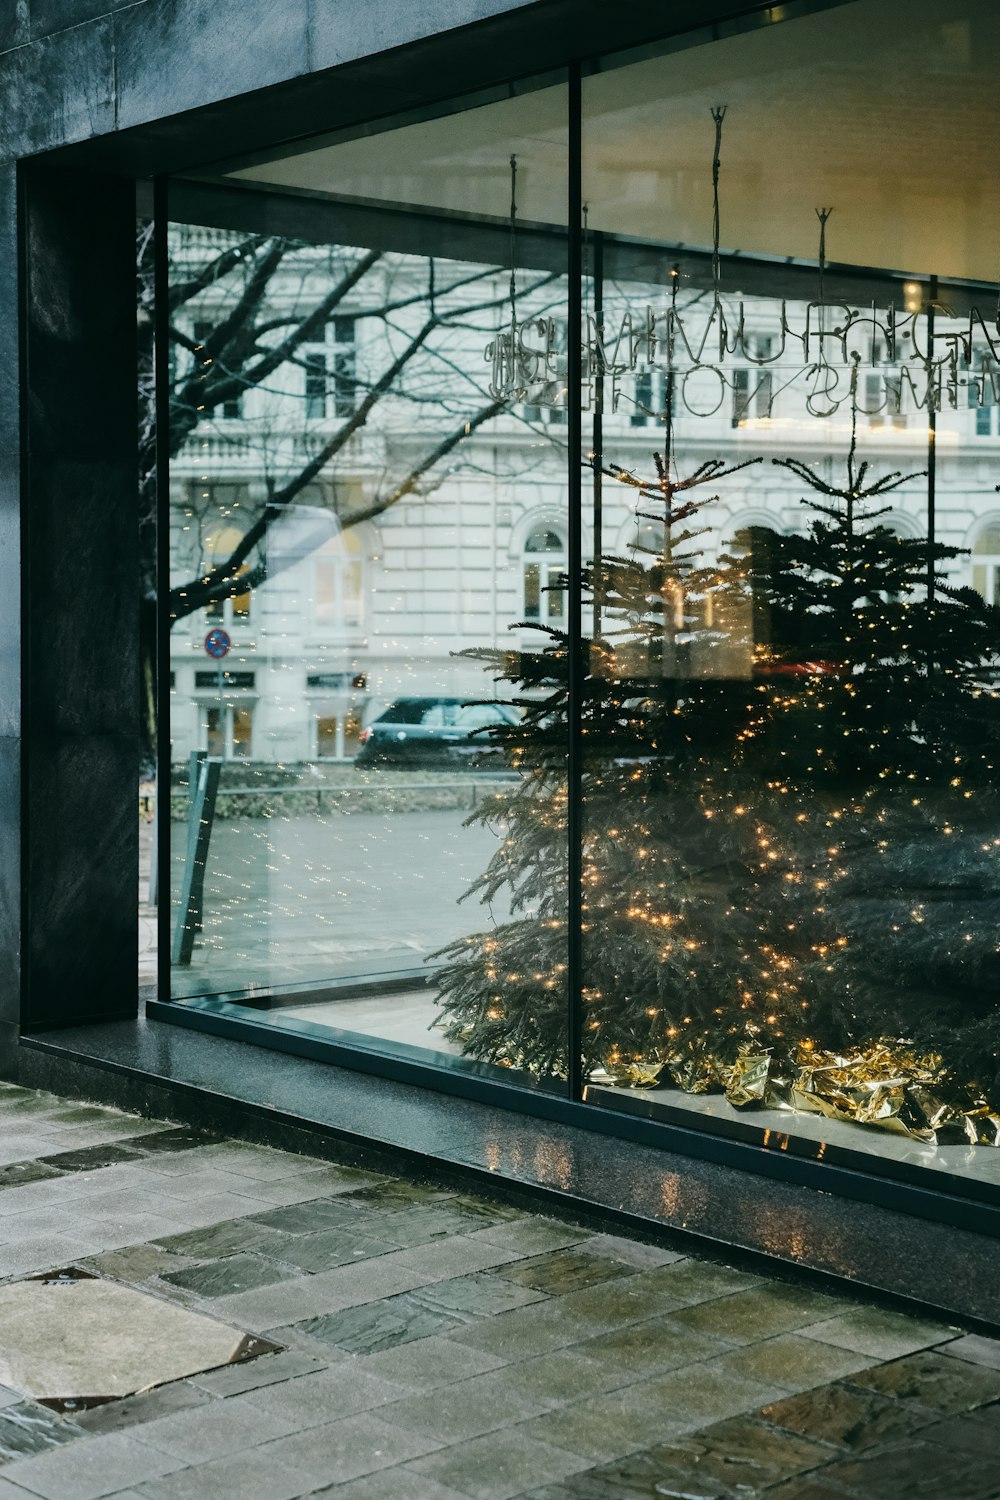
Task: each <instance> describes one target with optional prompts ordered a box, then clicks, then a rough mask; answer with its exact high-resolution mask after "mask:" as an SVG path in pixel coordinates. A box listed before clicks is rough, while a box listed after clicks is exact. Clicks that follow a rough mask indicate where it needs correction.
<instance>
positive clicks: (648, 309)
mask: <svg viewBox="0 0 1000 1500" xmlns="http://www.w3.org/2000/svg"><path fill="white" fill-rule="evenodd" d="M724 116H725V108H724V107H721V106H719V107H716V108H715V109H713V111H712V118H713V121H714V122H715V152H714V156H713V161H712V183H713V197H714V213H713V250H712V288H711V292H712V295H711V301H710V302H708V303H707V305H706V304H705V303H704V302H703V293H698V294H697V296H696V298H695V299H694V300H693V301H692V302H691V303H690V304H689V305H688V306H686V307H684V306H682V305H681V304H680V301H679V296H678V293H679V287H680V282H681V272H680V267H679V266H677V265H675V266H674V267H673V268H672V270H671V272H670V280H669V285H668V286H667V288H666V289H665V295H664V298H663V300H662V302H660V303H659V304H654V303H652V302H647V303H646V304H645V305H644V306H642V307H639V308H634V309H626V311H625V312H624V313H623V314H622V315H621V317H620V318H619V319H618V321H617V323H615V322H614V321H612V322H610V323H609V322H607V321H605V319H604V318H603V317H601V318H599V317H598V316H597V315H595V314H594V313H589V312H588V313H585V316H584V327H583V348H582V371H583V387H582V390H581V391H580V393H579V395H580V400H581V403H582V405H583V408H584V409H585V410H590V409H593V407H594V406H595V405H596V404H597V399H598V397H597V394H596V393H597V392H600V393H601V395H600V400H601V403H602V405H603V406H604V407H605V408H606V409H610V410H611V411H617V409H618V404H619V400H620V397H621V394H622V381H623V377H633V376H637V375H640V376H641V375H657V374H658V375H660V376H661V377H662V378H663V388H664V390H665V392H666V393H668V397H669V400H670V402H671V403H672V405H673V407H674V408H675V409H678V410H680V409H683V410H686V411H688V412H689V413H690V414H691V415H692V416H699V417H708V416H712V415H714V413H715V412H717V411H719V410H720V409H721V408H722V407H723V405H724V404H725V403H727V402H728V401H730V400H734V401H737V402H738V403H740V404H742V405H743V406H744V407H746V406H747V405H748V404H749V403H750V402H752V403H753V408H754V410H755V411H756V413H757V415H758V416H764V417H771V416H772V415H773V414H774V409H775V405H776V403H777V401H778V399H779V397H780V396H781V395H782V394H783V393H785V392H788V391H791V390H794V392H795V393H796V394H797V395H798V397H799V408H800V409H801V406H803V405H804V407H805V410H806V411H807V412H808V413H809V414H810V415H811V416H814V417H820V418H827V417H832V416H834V415H836V413H837V412H838V411H839V410H840V409H841V408H842V407H844V408H849V409H851V410H855V411H857V412H859V413H862V414H866V415H869V416H874V415H876V414H878V413H888V414H893V415H895V414H898V413H905V412H908V411H925V412H928V413H930V412H936V411H943V410H945V409H951V410H955V409H957V408H958V407H959V406H960V405H961V406H969V407H980V406H992V405H994V404H997V403H1000V298H998V301H997V304H996V306H995V307H994V308H993V310H992V311H991V312H990V313H988V314H984V313H982V312H981V311H980V310H979V309H978V308H975V307H973V308H972V309H971V310H970V311H969V312H968V313H967V314H966V313H962V314H958V313H956V312H955V311H954V310H953V309H952V308H950V307H949V306H948V305H947V303H945V302H943V301H939V300H938V299H937V288H936V283H935V282H934V280H933V278H932V279H931V281H930V283H929V285H928V286H927V287H925V286H923V285H922V284H921V283H919V282H905V283H904V284H903V299H904V306H903V307H902V308H900V307H897V306H895V305H894V304H892V303H887V304H886V305H885V306H882V307H880V306H878V305H877V304H876V303H874V302H872V303H871V304H870V305H868V306H867V307H864V308H858V307H853V306H851V305H850V304H849V303H847V302H843V301H839V300H831V299H829V298H828V297H827V296H826V295H825V285H824V283H825V278H826V272H827V258H826V226H827V221H828V219H829V218H830V215H831V213H832V210H831V209H829V208H820V209H817V210H816V214H817V218H818V219H819V224H820V234H819V257H818V262H817V270H818V295H817V297H816V298H815V299H814V300H813V301H809V302H795V303H789V302H788V301H787V300H782V301H781V302H780V304H778V305H777V307H774V304H773V303H772V308H773V312H772V314H771V320H770V325H769V326H766V327H765V326H764V325H763V322H762V313H761V307H760V301H759V300H758V302H757V304H756V305H752V306H748V305H747V304H746V303H745V302H744V301H742V300H738V301H737V300H733V299H729V305H728V306H727V303H726V302H724V301H723V297H722V294H721V289H720V280H721V272H720V256H719V191H718V179H719V156H720V150H721V139H722V121H723V118H724ZM516 181H517V159H516V157H511V210H510V212H511V219H510V224H511V294H510V317H509V320H508V321H507V322H506V323H505V325H504V326H502V327H501V328H499V329H498V330H497V332H496V334H495V335H494V337H493V338H492V339H491V340H490V342H489V343H488V344H487V345H486V348H485V351H484V357H485V360H486V363H487V364H488V365H489V367H490V377H489V392H490V395H491V396H492V397H493V399H494V400H497V401H511V402H513V401H525V402H531V403H533V404H535V405H542V406H557V405H561V404H565V402H566V400H567V397H568V395H569V392H568V389H567V368H568V361H567V356H566V340H565V331H564V328H563V325H562V324H560V323H559V322H558V321H557V320H556V319H555V318H553V317H551V316H547V315H546V316H538V315H535V316H525V317H519V315H518V303H517V285H516V272H515V232H516V211H517V210H516V193H515V189H516ZM755 368H756V369H758V370H759V372H760V373H759V375H758V376H757V377H756V384H755V385H751V384H748V382H750V383H752V382H753V381H754V379H755V377H754V374H753V371H754V369H755ZM863 368H867V369H870V370H873V371H877V372H878V375H879V378H878V379H877V380H874V381H868V382H865V381H862V380H861V379H860V376H859V372H860V370H861V369H863Z"/></svg>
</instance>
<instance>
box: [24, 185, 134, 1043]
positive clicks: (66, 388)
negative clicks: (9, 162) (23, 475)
mask: <svg viewBox="0 0 1000 1500" xmlns="http://www.w3.org/2000/svg"><path fill="white" fill-rule="evenodd" d="M25 219H26V241H27V247H28V257H27V259H28V273H27V295H26V320H25V337H26V342H27V362H26V371H27V381H26V389H25V410H26V414H27V421H26V458H25V462H26V471H27V483H26V487H25V494H26V540H25V548H24V550H25V557H26V571H25V577H26V589H27V591H26V607H25V610H24V626H23V628H24V629H25V631H26V652H25V670H26V673H27V679H28V682H29V684H30V690H29V692H28V694H27V697H26V722H25V725H24V729H23V735H24V746H25V757H24V761H25V777H26V780H25V788H26V796H25V804H24V805H25V828H24V830H23V834H22V836H23V838H24V840H25V849H26V856H27V857H26V860H25V891H26V912H27V917H28V931H27V933H26V936H25V940H24V954H25V966H24V976H23V1011H22V1022H23V1024H24V1025H25V1026H26V1027H29V1028H31V1027H37V1026H40V1025H51V1024H52V1023H53V1022H55V1021H60V1020H68V1019H70V1018H72V1017H77V1018H79V1019H87V1018H90V1019H94V1018H97V1017H98V1016H100V1017H107V1016H112V1015H119V1016H120V1015H129V1014H134V1012H135V1005H136V979H135V963H136V953H137V949H138V931H137V923H138V917H137V909H136V899H135V892H136V881H137V878H138V834H137V825H136V818H135V795H136V790H135V789H136V782H137V775H138V707H139V677H138V522H137V515H136V495H137V488H138V487H137V460H136V427H135V400H136V397H135V390H136V355H135V301H134V284H135V252H134V244H135V195H134V187H133V185H132V184H131V183H129V182H127V181H125V180H122V179H118V178H110V177H101V176H95V175H90V174H83V173H78V172H70V171H65V170H54V169H52V168H51V167H48V168H44V167H34V168H33V169H32V170H31V171H30V172H28V173H26V175H25Z"/></svg>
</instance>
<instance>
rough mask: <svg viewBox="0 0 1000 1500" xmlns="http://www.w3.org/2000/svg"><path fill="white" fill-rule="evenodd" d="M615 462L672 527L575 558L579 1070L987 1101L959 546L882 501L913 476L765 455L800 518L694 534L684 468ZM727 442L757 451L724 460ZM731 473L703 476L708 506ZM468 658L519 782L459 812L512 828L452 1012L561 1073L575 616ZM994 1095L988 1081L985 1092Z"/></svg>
mask: <svg viewBox="0 0 1000 1500" xmlns="http://www.w3.org/2000/svg"><path fill="white" fill-rule="evenodd" d="M667 436H668V442H667V452H666V455H665V456H663V457H659V456H657V459H656V478H655V479H654V480H650V481H648V482H647V481H643V480H641V479H639V478H637V477H636V476H634V475H632V474H630V473H626V472H625V471H622V470H620V469H616V468H611V469H608V470H605V472H606V473H608V474H610V475H611V476H612V477H614V478H615V479H617V480H618V481H620V482H622V483H624V484H626V485H628V486H630V487H631V488H633V489H634V490H635V491H636V496H637V514H638V516H639V517H640V518H642V519H646V520H653V521H656V522H659V523H660V524H661V525H662V549H659V550H653V549H651V548H648V547H645V546H641V547H640V546H637V547H636V548H634V549H632V553H631V555H630V556H629V557H627V558H621V557H602V558H600V559H597V560H596V561H595V563H594V564H592V565H590V566H588V567H587V569H586V570H585V572H584V576H583V580H582V582H583V589H584V597H585V600H586V602H587V604H588V606H589V607H591V608H593V612H594V619H595V622H598V623H599V630H598V631H597V633H595V635H594V638H593V639H592V640H591V641H589V642H587V643H585V650H586V651H587V653H588V657H587V659H588V662H589V672H588V675H587V679H586V687H585V694H584V700H583V704H582V728H583V733H584V746H585V755H584V768H583V775H582V793H583V803H584V809H585V835H584V866H583V880H584V904H583V930H584V986H585V987H584V1005H585V1019H584V1032H583V1036H584V1065H585V1068H586V1070H587V1072H588V1074H589V1075H590V1076H592V1077H596V1078H603V1079H609V1078H610V1079H613V1080H614V1081H617V1082H621V1083H633V1084H636V1083H638V1084H645V1085H650V1084H652V1083H654V1082H656V1083H659V1084H671V1083H672V1084H676V1085H679V1086H681V1087H684V1088H688V1089H694V1090H704V1089H724V1090H725V1091H726V1093H727V1095H728V1097H729V1098H730V1100H731V1102H733V1103H735V1104H741V1105H742V1104H750V1103H755V1102H757V1103H771V1104H774V1103H781V1104H785V1105H787V1104H789V1103H792V1104H795V1105H796V1106H798V1107H803V1108H812V1109H818V1110H821V1111H822V1112H823V1113H826V1114H831V1115H836V1116H839V1117H842V1118H846V1119H855V1120H860V1121H863V1122H870V1123H878V1124H883V1125H888V1126H890V1127H892V1128H895V1129H902V1130H906V1131H909V1132H911V1133H913V1134H916V1135H920V1136H923V1137H924V1138H927V1139H930V1138H933V1137H934V1136H935V1133H936V1138H937V1139H940V1140H948V1139H961V1140H969V1141H972V1140H991V1141H992V1140H995V1139H996V1132H997V1129H998V1128H1000V1121H997V1120H996V1119H995V1118H994V1117H992V1116H991V1114H990V1109H989V1106H993V1107H1000V1067H998V1057H1000V1008H998V1006H997V995H998V980H1000V947H998V941H1000V865H998V857H1000V838H998V837H996V833H997V831H998V829H1000V817H998V813H1000V794H998V792H997V790H996V785H995V783H996V772H995V767H996V765H997V756H998V754H1000V697H998V695H997V693H996V691H995V689H994V687H993V686H992V670H993V664H994V663H995V662H996V661H997V660H998V659H1000V609H998V608H996V607H994V606H991V605H987V604H986V603H984V601H983V600H982V598H981V597H980V596H979V595H978V594H977V593H975V592H974V591H972V590H971V589H964V588H955V587H953V586H951V585H950V584H948V582H947V580H946V577H945V576H944V571H943V570H944V568H945V565H946V564H948V563H949V562H950V561H952V560H953V559H954V558H955V557H957V556H958V555H959V554H958V552H957V549H954V548H950V547H946V546H943V545H941V544H940V543H936V542H930V541H919V540H911V539H909V538H904V537H899V536H897V535H895V533H894V532H893V531H891V530H890V529H889V528H887V527H886V526H884V525H883V524H881V519H882V517H883V516H884V515H885V510H884V508H882V506H881V504H880V502H881V500H882V499H883V497H884V496H886V495H888V494H889V493H890V492H891V491H893V490H895V489H897V488H898V487H899V486H900V485H902V484H904V483H905V482H906V481H907V479H911V478H916V477H919V476H915V475H907V476H904V475H901V474H899V473H892V474H886V475H882V476H880V477H873V476H872V475H871V474H870V472H869V466H868V465H867V464H865V463H859V462H858V459H857V450H856V437H855V436H852V441H851V446H850V450H849V454H848V458H847V464H846V474H845V476H844V480H843V482H842V483H840V484H837V483H834V482H828V481H827V480H825V479H823V478H821V477H820V475H819V474H818V473H816V472H815V471H814V470H813V469H812V468H810V467H809V466H808V465H806V464H804V463H801V462H799V461H798V460H793V459H785V460H775V462H776V463H779V464H780V465H782V466H783V467H785V468H786V469H788V470H790V471H791V472H792V473H793V474H794V475H795V476H796V477H797V478H799V479H800V480H801V481H802V483H803V485H804V487H805V489H806V491H807V494H806V496H805V498H804V501H803V503H804V505H805V507H806V509H807V511H808V512H809V513H810V523H809V527H808V531H807V532H806V533H805V534H803V535H795V536H784V535H779V534H777V533H775V532H772V531H769V530H764V529H755V530H754V531H752V532H751V533H750V534H749V535H748V537H747V539H746V540H747V541H748V543H749V545H748V548H747V551H746V554H745V555H744V556H741V557H735V556H733V557H725V556H724V557H722V558H721V559H720V561H719V562H718V564H716V565H711V564H710V563H708V562H707V561H705V558H704V556H703V554H702V552H701V551H700V546H701V545H702V538H703V535H704V533H703V531H701V530H700V529H699V528H698V526H697V518H698V515H699V512H700V511H702V510H703V509H704V507H705V506H706V505H708V504H709V503H710V500H709V499H708V498H706V499H701V498H699V494H700V491H701V490H702V487H704V486H707V485H709V484H711V483H712V482H714V481H716V480H720V479H723V478H725V477H726V476H727V475H728V474H731V473H732V472H734V470H733V469H732V468H726V467H725V466H724V465H723V464H722V463H721V462H719V461H715V462H710V463H707V464H704V465H702V466H701V467H700V468H699V469H697V470H696V471H695V472H694V473H693V474H691V475H690V476H689V477H687V478H680V477H677V475H676V472H675V464H674V462H673V458H672V456H671V453H670V447H671V444H670V424H669V422H668V433H667ZM737 467H744V466H743V465H739V466H737ZM715 498H717V497H716V496H712V497H711V500H714V499H715ZM548 636H549V640H548V642H547V643H546V644H545V646H544V647H543V649H542V650H540V651H538V652H536V653H531V652H525V653H520V654H518V653H511V654H509V655H506V656H505V655H503V654H498V653H489V652H482V653H478V654H479V655H480V656H481V657H482V658H483V659H484V661H486V662H487V664H488V665H489V666H491V667H492V668H493V669H494V671H495V674H496V676H497V677H498V678H500V679H503V680H505V681H507V682H509V683H512V684H514V685H515V687H516V688H517V689H518V690H519V693H520V696H519V698H518V700H517V701H519V702H520V703H521V705H522V707H523V709H524V717H523V719H522V722H521V723H520V724H519V725H517V726H515V727H513V728H510V729H506V730H500V731H498V732H497V737H498V738H500V739H501V740H502V742H503V744H504V748H505V751H506V754H507V756H508V759H509V763H510V765H511V766H512V767H513V768H515V769H517V770H519V771H520V772H521V773H522V774H521V780H520V782H519V784H518V786H517V788H516V790H514V791H513V792H512V793H510V794H508V793H506V792H504V793H499V794H498V795H497V796H495V797H494V798H492V799H491V800H490V801H489V802H488V803H487V804H486V805H485V806H483V807H482V808H481V809H480V811H479V812H478V813H477V814H476V816H477V817H478V818H479V819H480V820H481V821H484V822H488V823H491V824H496V823H500V824H501V825H502V826H503V828H504V832H505V837H504V841H503V843H502V846H501V848H500V849H499V851H498V853H497V855H496V856H495V858H494V859H493V860H492V861H491V863H490V866H489V868H488V869H487V871H486V872H485V874H484V876H483V877H482V879H481V880H480V881H479V882H478V884H477V885H476V887H474V890H475V891H476V892H478V893H479V894H480V896H481V897H482V899H483V900H484V901H486V902H489V901H490V899H491V898H492V897H493V896H494V895H495V894H496V893H497V892H498V891H499V890H500V889H501V888H502V887H507V888H508V889H509V893H510V895H511V897H512V910H513V913H514V915H513V919H512V920H511V921H509V922H506V923H503V924H501V925H498V926H495V927H494V928H493V929H492V930H490V931H486V932H483V933H480V934H477V935H475V936H473V937H470V938H468V939H466V940H465V941H464V942H462V943H458V944H455V945H453V946H452V947H451V949H449V950H446V953H445V957H446V964H445V967H444V969H443V971H442V973H441V974H440V975H439V983H440V990H441V1008H442V1022H443V1024H444V1026H445V1029H446V1032H447V1034H448V1035H449V1036H450V1037H451V1038H452V1039H453V1040H458V1041H459V1042H460V1043H461V1045H462V1046H463V1048H464V1050H465V1051H466V1052H468V1053H469V1054H471V1055H473V1056H475V1057H478V1058H483V1059H487V1060H490V1061H494V1062H502V1063H506V1064H509V1065H511V1066H515V1067H520V1068H526V1069H529V1070H531V1071H532V1072H534V1073H536V1074H539V1075H541V1076H546V1075H561V1074H564V1073H565V1071H566V1062H567V1060H566V1039H565V1015H566V983H565V952H566V922H567V899H566V798H567V788H566V702H567V697H566V687H567V677H568V672H567V663H568V641H567V638H566V636H565V635H564V634H562V633H560V632H557V631H554V630H548ZM987 1101H988V1103H987Z"/></svg>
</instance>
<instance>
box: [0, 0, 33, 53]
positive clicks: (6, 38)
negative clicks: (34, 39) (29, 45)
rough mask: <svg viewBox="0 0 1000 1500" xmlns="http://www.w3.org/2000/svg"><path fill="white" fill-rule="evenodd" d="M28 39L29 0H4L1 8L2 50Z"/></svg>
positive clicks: (17, 45) (0, 39)
mask: <svg viewBox="0 0 1000 1500" xmlns="http://www.w3.org/2000/svg"><path fill="white" fill-rule="evenodd" d="M27 40H28V0H4V4H3V6H2V8H0V52H6V51H8V50H9V48H11V47H20V46H21V45H22V43H24V42H26V41H27Z"/></svg>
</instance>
